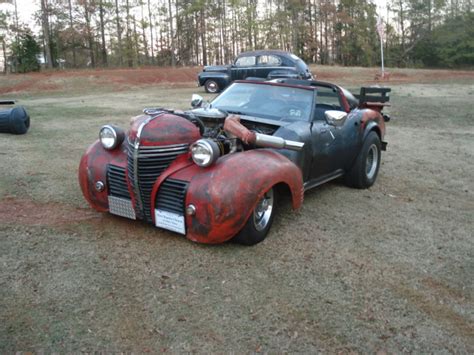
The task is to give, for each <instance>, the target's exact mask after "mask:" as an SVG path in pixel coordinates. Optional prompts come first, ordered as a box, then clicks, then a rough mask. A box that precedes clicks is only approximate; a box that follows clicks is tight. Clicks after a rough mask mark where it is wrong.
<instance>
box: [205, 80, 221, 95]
mask: <svg viewBox="0 0 474 355" xmlns="http://www.w3.org/2000/svg"><path fill="white" fill-rule="evenodd" d="M206 91H207V92H209V93H211V94H215V93H216V92H218V91H219V85H217V83H216V82H215V81H214V80H208V81H206Z"/></svg>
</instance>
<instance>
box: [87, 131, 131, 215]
mask: <svg viewBox="0 0 474 355" xmlns="http://www.w3.org/2000/svg"><path fill="white" fill-rule="evenodd" d="M108 164H113V165H117V166H120V167H123V168H126V166H127V148H126V143H125V142H124V143H122V145H121V146H120V147H118V148H117V149H114V150H106V149H104V147H102V144H101V143H100V141H99V140H97V141H96V142H95V143H93V144H92V145H91V146H90V147H89V148H88V149H87V151H86V153H85V154H84V155H83V156H82V159H81V162H80V164H79V172H78V175H79V184H80V185H81V189H82V193H83V194H84V197H85V198H86V200H87V202H89V204H90V205H91V206H92V207H93V208H95V209H96V210H98V211H101V212H106V211H108V209H109V205H108V197H107V165H108ZM99 180H100V181H102V182H103V183H104V184H105V185H106V186H105V189H104V190H103V191H101V192H99V191H97V190H96V189H95V183H96V182H97V181H99Z"/></svg>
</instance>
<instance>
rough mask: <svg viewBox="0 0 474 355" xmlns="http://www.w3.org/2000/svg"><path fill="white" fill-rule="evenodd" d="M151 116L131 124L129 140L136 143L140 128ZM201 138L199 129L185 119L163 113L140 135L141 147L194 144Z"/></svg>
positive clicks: (143, 117) (153, 119)
mask: <svg viewBox="0 0 474 355" xmlns="http://www.w3.org/2000/svg"><path fill="white" fill-rule="evenodd" d="M149 117H150V116H146V115H144V116H139V117H137V118H136V119H135V120H134V121H133V122H132V124H131V127H130V133H129V135H128V136H129V139H130V142H132V143H133V142H134V141H135V139H136V137H137V134H138V130H139V128H140V126H141V125H142V124H143V122H144V121H146V120H147V119H148V118H149ZM199 138H201V134H200V133H199V128H198V127H197V126H196V125H195V124H194V123H192V122H190V121H188V120H187V119H185V118H183V117H179V116H176V115H173V114H170V113H162V114H159V115H157V116H155V117H154V118H152V119H151V120H150V122H148V123H147V124H146V125H145V126H144V127H143V129H142V132H141V134H140V145H141V146H162V145H172V144H185V143H188V144H189V143H192V142H195V141H196V140H198V139H199Z"/></svg>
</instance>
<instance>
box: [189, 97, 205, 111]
mask: <svg viewBox="0 0 474 355" xmlns="http://www.w3.org/2000/svg"><path fill="white" fill-rule="evenodd" d="M203 102H204V99H203V98H202V96H201V95H198V94H193V96H192V97H191V107H192V108H198V107H201V106H202V104H203Z"/></svg>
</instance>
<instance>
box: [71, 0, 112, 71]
mask: <svg viewBox="0 0 474 355" xmlns="http://www.w3.org/2000/svg"><path fill="white" fill-rule="evenodd" d="M70 1H71V0H69V2H70ZM99 19H100V36H101V40H102V48H101V52H102V65H103V66H104V67H106V66H107V65H108V63H107V49H106V47H105V29H104V4H103V0H99Z"/></svg>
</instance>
